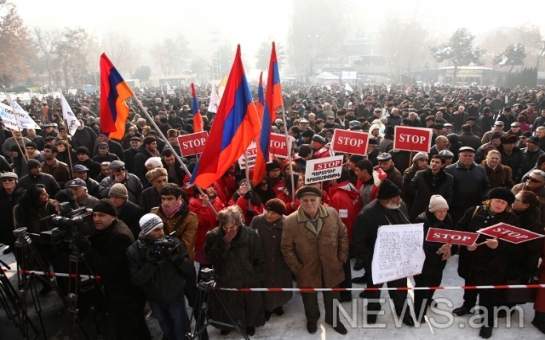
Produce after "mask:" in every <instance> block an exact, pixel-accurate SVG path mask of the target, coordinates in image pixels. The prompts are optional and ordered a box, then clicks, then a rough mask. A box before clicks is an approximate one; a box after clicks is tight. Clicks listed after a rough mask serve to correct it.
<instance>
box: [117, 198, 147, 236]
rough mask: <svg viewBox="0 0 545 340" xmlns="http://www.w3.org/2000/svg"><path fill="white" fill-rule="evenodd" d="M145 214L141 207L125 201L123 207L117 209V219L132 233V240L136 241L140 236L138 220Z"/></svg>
mask: <svg viewBox="0 0 545 340" xmlns="http://www.w3.org/2000/svg"><path fill="white" fill-rule="evenodd" d="M144 214H145V212H144V210H142V208H141V207H139V206H138V205H136V204H134V203H133V202H131V201H129V200H127V202H126V203H125V205H123V206H122V207H120V208H117V218H118V219H119V220H121V221H123V222H124V223H125V224H126V225H127V227H129V229H130V230H131V231H132V234H133V236H134V239H135V240H136V239H138V234H140V223H139V222H140V218H141V217H142V216H144Z"/></svg>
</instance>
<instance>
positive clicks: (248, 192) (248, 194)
mask: <svg viewBox="0 0 545 340" xmlns="http://www.w3.org/2000/svg"><path fill="white" fill-rule="evenodd" d="M244 197H246V199H250V198H252V190H248V191H247V192H246V193H245V194H244Z"/></svg>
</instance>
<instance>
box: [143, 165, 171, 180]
mask: <svg viewBox="0 0 545 340" xmlns="http://www.w3.org/2000/svg"><path fill="white" fill-rule="evenodd" d="M167 175H168V173H167V169H165V168H155V169H153V170H150V171H148V172H147V173H146V178H147V180H148V182H150V183H153V181H155V180H156V179H157V178H158V177H161V176H167Z"/></svg>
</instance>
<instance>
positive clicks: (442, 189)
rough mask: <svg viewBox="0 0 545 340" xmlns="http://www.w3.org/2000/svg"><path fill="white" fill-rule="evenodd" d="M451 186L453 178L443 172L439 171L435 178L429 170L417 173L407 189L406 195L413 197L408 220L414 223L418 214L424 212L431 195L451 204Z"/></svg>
mask: <svg viewBox="0 0 545 340" xmlns="http://www.w3.org/2000/svg"><path fill="white" fill-rule="evenodd" d="M453 186H454V178H453V177H452V175H451V174H448V173H446V172H445V171H444V170H440V171H439V172H438V173H437V175H436V176H433V174H432V172H431V169H426V170H420V171H418V172H417V173H416V175H415V176H414V177H413V179H412V180H411V183H410V185H409V186H408V188H407V194H408V195H413V197H414V203H413V205H412V207H411V210H410V214H409V220H411V221H414V220H415V219H416V217H417V216H418V215H419V214H420V213H422V212H424V211H426V208H427V207H428V205H429V203H430V198H431V196H432V195H441V196H443V198H444V199H445V200H446V201H447V203H448V204H451V202H452V197H453Z"/></svg>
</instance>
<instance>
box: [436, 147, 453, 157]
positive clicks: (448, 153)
mask: <svg viewBox="0 0 545 340" xmlns="http://www.w3.org/2000/svg"><path fill="white" fill-rule="evenodd" d="M438 155H439V156H441V157H444V158H453V157H454V154H453V153H452V152H451V151H450V150H447V149H445V150H441V151H439V153H438Z"/></svg>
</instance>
